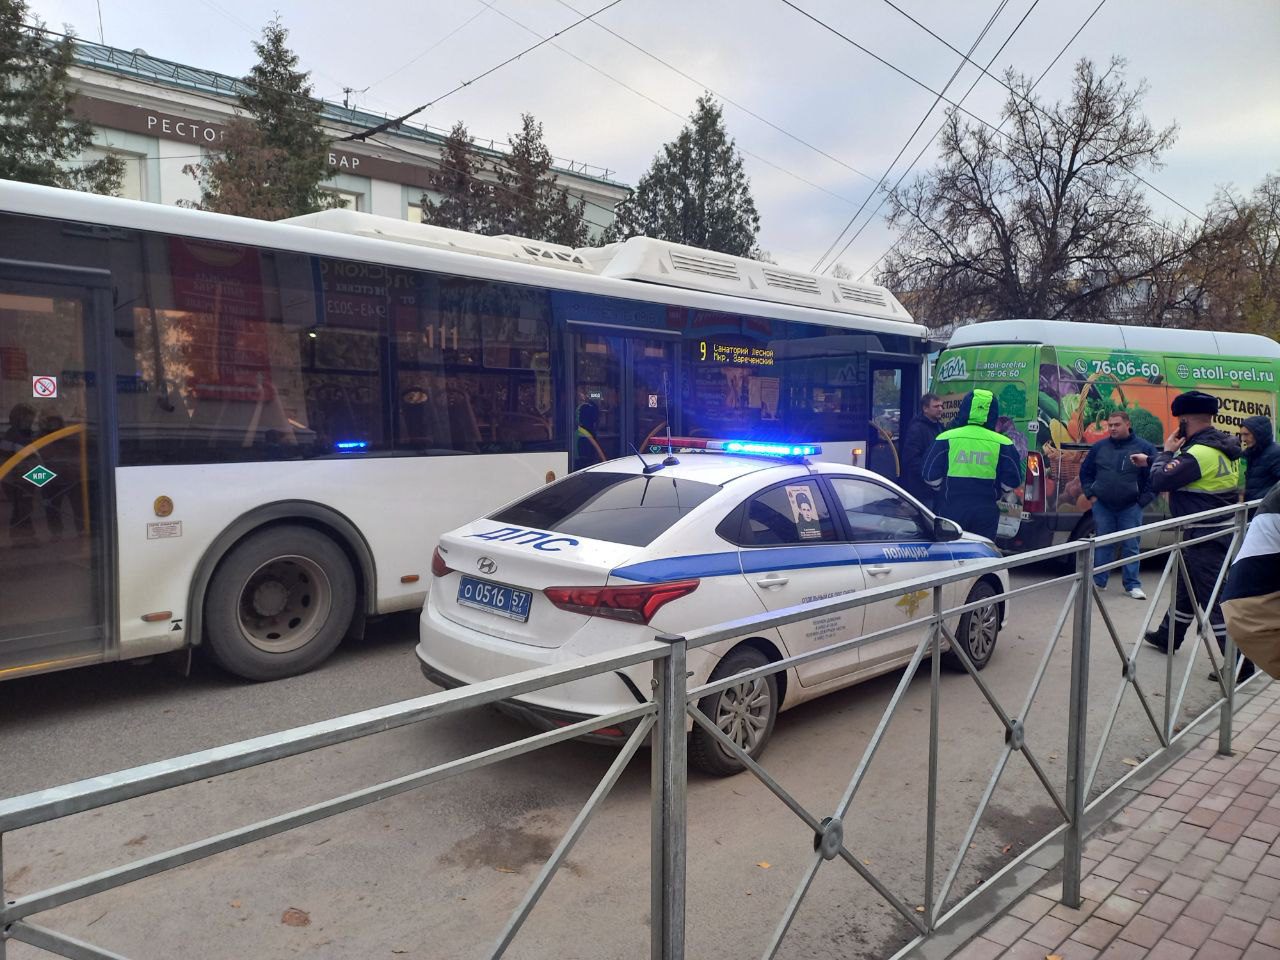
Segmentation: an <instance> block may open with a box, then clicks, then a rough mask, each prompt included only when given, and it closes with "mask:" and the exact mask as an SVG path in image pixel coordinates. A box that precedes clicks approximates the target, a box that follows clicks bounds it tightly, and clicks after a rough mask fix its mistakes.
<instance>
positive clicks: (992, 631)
mask: <svg viewBox="0 0 1280 960" xmlns="http://www.w3.org/2000/svg"><path fill="white" fill-rule="evenodd" d="M997 592H998V591H997V590H996V589H995V588H994V587H993V586H992V585H991V584H989V583H986V582H985V581H984V582H981V583H975V584H974V585H973V588H972V589H971V590H970V591H969V596H968V598H967V599H966V600H965V603H966V604H969V603H979V602H981V601H982V600H986V599H988V598H990V597H994V596H995V595H996V593H997ZM999 636H1000V604H999V603H996V602H992V603H989V604H987V605H986V606H983V607H979V608H978V609H977V610H970V611H968V612H967V613H964V614H961V616H960V625H959V626H958V627H957V629H956V636H955V639H956V642H957V643H960V644H962V645H963V646H964V652H965V653H966V654H968V655H969V660H970V661H971V662H972V663H973V665H974V667H975V668H976V669H978V670H981V669H982V668H983V667H985V666H986V665H987V663H988V662H989V661H990V660H991V654H992V653H994V652H995V649H996V640H997V639H998V638H999ZM942 662H943V664H944V665H945V666H947V667H949V668H950V669H952V670H963V669H964V663H963V662H961V660H960V657H959V656H957V655H956V654H955V653H954V652H952V651H951V650H948V651H947V652H946V653H944V654H943V655H942Z"/></svg>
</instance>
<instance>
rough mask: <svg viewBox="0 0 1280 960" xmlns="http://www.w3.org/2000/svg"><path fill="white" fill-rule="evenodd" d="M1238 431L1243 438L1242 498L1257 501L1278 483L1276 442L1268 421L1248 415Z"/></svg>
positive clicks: (1279, 445)
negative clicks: (1243, 471) (1243, 470)
mask: <svg viewBox="0 0 1280 960" xmlns="http://www.w3.org/2000/svg"><path fill="white" fill-rule="evenodd" d="M1241 426H1242V427H1243V429H1242V430H1241V431H1240V439H1242V440H1243V441H1244V454H1243V456H1244V462H1245V473H1244V498H1245V499H1246V500H1257V499H1260V498H1261V497H1264V496H1266V494H1267V491H1268V490H1270V489H1271V488H1272V487H1274V486H1275V485H1276V484H1277V483H1280V443H1276V441H1275V439H1274V438H1273V436H1272V431H1271V420H1270V419H1269V418H1267V417H1248V418H1247V419H1246V420H1245V422H1244V423H1243V424H1241Z"/></svg>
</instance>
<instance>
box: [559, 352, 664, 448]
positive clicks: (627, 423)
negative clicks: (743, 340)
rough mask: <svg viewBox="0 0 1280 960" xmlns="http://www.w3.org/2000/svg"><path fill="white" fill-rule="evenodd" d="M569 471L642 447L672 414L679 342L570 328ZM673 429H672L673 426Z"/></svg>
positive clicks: (661, 432) (660, 430)
mask: <svg viewBox="0 0 1280 960" xmlns="http://www.w3.org/2000/svg"><path fill="white" fill-rule="evenodd" d="M572 338H573V344H572V349H573V396H574V409H573V416H574V423H573V430H572V431H570V436H571V437H572V438H573V440H572V443H573V447H572V449H571V453H570V457H571V461H572V468H573V469H574V470H581V469H582V468H583V467H589V466H591V465H592V464H593V463H602V462H603V461H605V460H613V459H615V458H617V457H622V456H626V455H627V454H629V453H631V452H632V450H633V448H634V449H636V450H642V449H644V444H645V442H646V441H647V440H649V438H650V437H652V436H657V435H659V434H661V435H664V436H665V434H666V429H667V410H668V408H670V410H671V413H672V415H673V416H674V414H675V397H674V393H673V391H674V388H675V384H676V371H675V357H676V346H677V344H678V343H679V342H680V341H679V339H678V338H674V337H673V338H664V337H656V336H648V335H644V334H633V333H630V332H628V333H621V332H608V333H606V332H601V331H595V330H592V331H586V330H574V332H573V333H572ZM673 429H674V426H673Z"/></svg>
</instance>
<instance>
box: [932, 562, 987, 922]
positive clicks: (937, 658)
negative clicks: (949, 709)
mask: <svg viewBox="0 0 1280 960" xmlns="http://www.w3.org/2000/svg"><path fill="white" fill-rule="evenodd" d="M941 614H942V587H934V588H933V618H934V619H933V630H932V634H933V636H932V638H931V640H930V654H931V662H930V664H929V801H928V806H927V807H926V808H925V819H926V828H925V829H926V836H925V856H924V922H925V929H926V930H928V931H929V932H930V933H932V932H933V929H934V922H935V913H936V911H935V909H934V902H933V874H934V860H935V858H936V856H935V851H936V846H937V835H938V707H939V700H940V699H941V693H942V685H941V677H940V675H939V672H938V671H939V669H940V667H941V664H942V619H941ZM975 616H976V613H975ZM956 640H957V641H959V640H960V638H959V637H956Z"/></svg>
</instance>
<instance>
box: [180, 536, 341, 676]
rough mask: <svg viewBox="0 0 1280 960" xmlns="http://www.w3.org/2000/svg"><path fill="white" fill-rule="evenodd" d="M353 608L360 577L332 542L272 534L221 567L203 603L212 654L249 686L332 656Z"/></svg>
mask: <svg viewBox="0 0 1280 960" xmlns="http://www.w3.org/2000/svg"><path fill="white" fill-rule="evenodd" d="M355 604H356V580H355V574H354V573H353V572H352V570H351V564H350V563H349V562H348V561H347V557H346V554H344V553H343V552H342V549H341V548H340V547H339V546H338V545H337V544H336V543H334V541H333V540H331V539H330V538H329V537H327V536H325V535H324V534H323V533H320V532H319V531H317V530H312V529H311V528H310V527H271V528H269V529H267V530H262V531H260V532H259V533H255V534H253V535H251V536H249V537H247V538H246V539H245V540H244V541H243V542H241V543H240V544H239V545H237V546H236V547H234V548H233V549H232V550H231V552H230V553H229V554H227V556H226V557H224V558H223V560H222V562H221V563H219V564H218V568H217V571H216V572H215V573H214V575H213V580H212V581H211V582H210V584H209V592H208V593H207V594H206V596H205V636H206V637H207V639H208V645H209V652H210V653H211V654H212V655H213V659H214V660H216V661H217V662H218V664H219V665H220V666H221V667H222V668H223V669H225V670H226V671H228V672H229V673H234V674H235V675H236V676H239V677H244V678H245V679H246V680H276V679H278V678H280V677H289V676H293V675H294V674H299V673H305V672H306V671H308V670H310V669H312V668H313V667H315V666H316V665H317V664H319V663H320V662H321V661H322V660H324V659H325V658H326V657H328V656H329V654H331V653H333V651H334V648H336V647H337V646H338V643H339V642H340V641H341V640H342V638H343V636H344V635H345V634H346V632H347V628H348V626H350V624H351V617H352V615H353V614H354V612H355Z"/></svg>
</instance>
